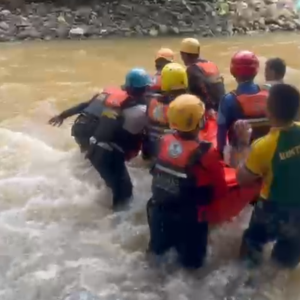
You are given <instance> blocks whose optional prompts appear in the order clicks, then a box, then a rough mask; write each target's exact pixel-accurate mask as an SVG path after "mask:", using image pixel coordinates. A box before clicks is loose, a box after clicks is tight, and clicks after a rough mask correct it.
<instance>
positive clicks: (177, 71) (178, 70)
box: [161, 63, 188, 92]
mask: <svg viewBox="0 0 300 300" xmlns="http://www.w3.org/2000/svg"><path fill="white" fill-rule="evenodd" d="M187 88H188V79H187V75H186V70H185V68H184V67H183V66H182V65H180V64H178V63H169V64H167V65H165V66H164V68H163V69H162V71H161V90H162V91H163V92H170V91H174V90H186V89H187Z"/></svg>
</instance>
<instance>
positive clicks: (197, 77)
mask: <svg viewBox="0 0 300 300" xmlns="http://www.w3.org/2000/svg"><path fill="white" fill-rule="evenodd" d="M187 77H188V84H189V91H190V93H192V94H194V95H196V96H198V97H200V96H201V91H200V90H199V89H200V86H201V84H202V83H204V81H205V77H204V74H203V73H202V72H201V70H200V69H199V68H198V67H196V66H190V67H188V69H187Z"/></svg>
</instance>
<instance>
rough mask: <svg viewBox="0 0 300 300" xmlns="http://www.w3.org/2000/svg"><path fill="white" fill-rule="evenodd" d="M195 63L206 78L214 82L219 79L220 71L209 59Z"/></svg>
mask: <svg viewBox="0 0 300 300" xmlns="http://www.w3.org/2000/svg"><path fill="white" fill-rule="evenodd" d="M196 65H197V66H198V67H199V68H200V69H201V71H202V72H203V74H204V75H205V77H206V78H207V80H208V81H209V82H211V83H216V82H218V80H220V78H221V76H220V71H219V68H218V67H217V65H216V64H214V63H213V62H211V61H199V62H197V63H196Z"/></svg>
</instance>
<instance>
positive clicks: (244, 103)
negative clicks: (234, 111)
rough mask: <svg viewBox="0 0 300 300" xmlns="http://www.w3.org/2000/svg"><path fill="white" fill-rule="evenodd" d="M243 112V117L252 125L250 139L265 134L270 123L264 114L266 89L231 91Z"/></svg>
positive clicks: (266, 97) (266, 96)
mask: <svg viewBox="0 0 300 300" xmlns="http://www.w3.org/2000/svg"><path fill="white" fill-rule="evenodd" d="M231 93H232V94H233V95H234V96H235V99H236V101H237V103H238V105H239V107H240V109H241V111H242V113H243V116H244V117H243V119H244V120H247V121H248V122H249V123H250V125H251V127H252V140H255V139H258V138H260V137H262V136H264V135H266V134H267V133H268V132H269V130H270V123H269V120H268V118H267V116H266V110H267V99H268V96H269V91H268V90H261V89H260V90H259V91H258V92H257V93H256V94H252V95H249V94H248V95H247V94H240V95H238V94H237V93H236V91H232V92H231Z"/></svg>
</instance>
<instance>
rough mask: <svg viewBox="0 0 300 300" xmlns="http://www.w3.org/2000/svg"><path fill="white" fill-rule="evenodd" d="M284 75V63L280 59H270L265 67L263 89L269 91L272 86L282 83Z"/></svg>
mask: <svg viewBox="0 0 300 300" xmlns="http://www.w3.org/2000/svg"><path fill="white" fill-rule="evenodd" d="M285 73H286V64H285V61H284V60H283V59H281V58H278V57H276V58H270V59H268V60H267V62H266V65H265V80H266V83H265V84H264V85H263V88H265V89H270V88H271V86H272V85H274V84H277V83H283V80H284V76H285Z"/></svg>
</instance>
